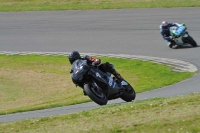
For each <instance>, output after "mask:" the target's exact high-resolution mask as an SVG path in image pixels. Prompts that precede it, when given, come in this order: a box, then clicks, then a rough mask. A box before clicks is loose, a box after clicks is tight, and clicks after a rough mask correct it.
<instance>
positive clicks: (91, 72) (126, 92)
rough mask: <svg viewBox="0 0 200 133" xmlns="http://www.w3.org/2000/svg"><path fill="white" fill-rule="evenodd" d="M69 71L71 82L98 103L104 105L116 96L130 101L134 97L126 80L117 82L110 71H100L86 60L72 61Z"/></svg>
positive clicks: (131, 88) (132, 90)
mask: <svg viewBox="0 0 200 133" xmlns="http://www.w3.org/2000/svg"><path fill="white" fill-rule="evenodd" d="M70 73H71V74H72V81H73V83H74V84H75V85H76V86H79V87H81V88H82V89H83V91H84V93H85V95H87V96H88V97H89V98H90V99H91V100H93V101H94V102H95V103H97V104H99V105H106V104H107V102H108V100H112V99H117V98H121V99H123V100H124V101H126V102H131V101H132V100H134V99H135V97H136V93H135V90H134V89H133V87H132V86H131V85H130V84H129V83H128V82H127V81H126V80H124V79H123V81H122V82H121V83H118V81H117V79H116V78H115V77H112V76H111V74H110V73H107V72H103V71H101V70H100V69H99V68H98V66H90V65H88V64H87V61H86V60H81V59H79V60H76V61H74V62H73V64H72V70H71V72H70Z"/></svg>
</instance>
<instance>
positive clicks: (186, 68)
mask: <svg viewBox="0 0 200 133" xmlns="http://www.w3.org/2000/svg"><path fill="white" fill-rule="evenodd" d="M0 54H1V55H2V54H4V55H31V54H38V55H50V56H56V55H63V56H68V55H69V52H7V51H0ZM84 55H90V56H99V57H103V56H104V57H114V58H128V59H137V60H143V61H151V62H155V63H159V64H165V65H167V66H169V67H171V68H173V71H178V72H196V71H198V69H197V67H196V66H195V65H193V64H191V63H189V62H185V61H181V60H177V59H169V58H159V57H150V56H141V55H128V54H97V53H82V54H81V56H84Z"/></svg>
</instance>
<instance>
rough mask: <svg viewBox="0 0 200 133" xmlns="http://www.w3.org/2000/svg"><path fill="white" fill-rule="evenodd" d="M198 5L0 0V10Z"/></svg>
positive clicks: (195, 1)
mask: <svg viewBox="0 0 200 133" xmlns="http://www.w3.org/2000/svg"><path fill="white" fill-rule="evenodd" d="M199 6H200V1H199V0H103V1H102V0H0V11H1V12H10V11H49V10H91V9H94V10H96V9H126V8H161V7H199Z"/></svg>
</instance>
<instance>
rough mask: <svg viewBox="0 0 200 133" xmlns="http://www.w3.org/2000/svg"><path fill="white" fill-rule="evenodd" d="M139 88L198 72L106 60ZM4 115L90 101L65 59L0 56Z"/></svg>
mask: <svg viewBox="0 0 200 133" xmlns="http://www.w3.org/2000/svg"><path fill="white" fill-rule="evenodd" d="M101 59H102V62H106V61H109V62H110V63H113V64H114V65H115V68H116V70H117V71H118V72H119V73H121V75H122V76H123V77H124V78H125V79H126V80H127V81H128V82H129V83H130V84H131V85H132V86H133V87H134V88H135V91H136V92H137V93H139V92H144V91H148V90H152V89H156V88H159V87H163V86H167V85H170V84H174V83H177V82H179V81H182V80H184V79H187V78H189V77H191V76H192V75H194V74H195V73H190V72H173V71H172V70H171V68H169V67H167V66H164V65H161V64H156V63H152V62H147V61H140V60H131V59H119V58H108V57H102V58H101ZM0 62H1V64H0V107H1V108H0V114H8V113H14V112H23V111H30V110H37V109H44V108H52V107H59V106H65V105H71V104H77V103H83V102H89V101H90V99H89V98H88V97H87V96H84V95H83V92H82V89H81V88H79V87H78V88H76V87H75V85H74V84H73V83H72V81H71V75H70V73H69V71H70V69H71V65H70V64H69V62H68V57H65V56H40V55H23V56H20V55H0Z"/></svg>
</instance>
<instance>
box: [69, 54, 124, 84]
mask: <svg viewBox="0 0 200 133" xmlns="http://www.w3.org/2000/svg"><path fill="white" fill-rule="evenodd" d="M68 58H69V62H70V63H71V64H73V62H74V61H76V60H77V59H82V60H87V64H88V65H93V66H98V68H99V69H100V70H101V71H103V72H109V73H111V74H113V75H114V76H115V77H116V78H117V80H118V82H120V83H121V81H122V77H121V75H120V74H119V73H118V72H117V71H116V70H115V69H114V66H113V65H112V64H110V63H109V62H106V63H101V60H100V59H98V58H94V57H92V56H88V55H85V56H84V57H83V58H81V56H80V54H79V52H78V51H72V52H71V53H70V54H69V56H68Z"/></svg>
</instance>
